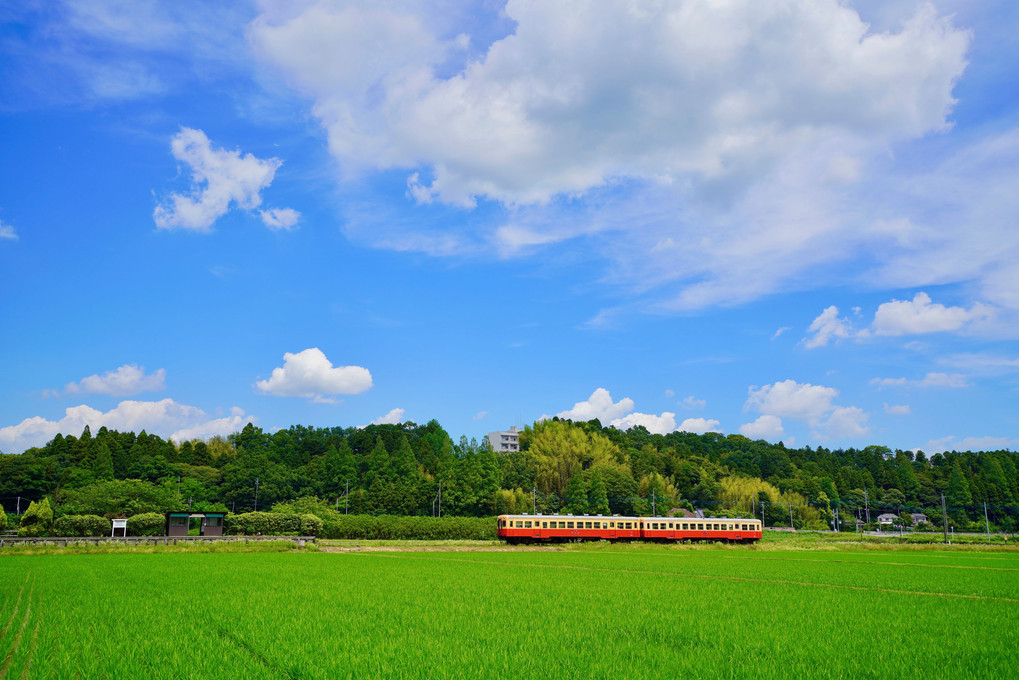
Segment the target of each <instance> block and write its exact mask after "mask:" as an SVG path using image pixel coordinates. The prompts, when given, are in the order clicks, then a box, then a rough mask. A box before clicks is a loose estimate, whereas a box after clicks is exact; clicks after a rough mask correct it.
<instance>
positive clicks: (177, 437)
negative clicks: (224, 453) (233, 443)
mask: <svg viewBox="0 0 1019 680" xmlns="http://www.w3.org/2000/svg"><path fill="white" fill-rule="evenodd" d="M256 422H258V420H257V419H256V418H252V417H251V416H249V415H245V413H244V409H242V408H240V407H238V406H234V407H233V408H231V409H230V415H229V416H225V417H223V418H214V419H213V420H209V421H206V422H200V423H196V424H194V425H191V426H189V427H183V428H181V429H179V430H177V431H176V432H174V433H173V434H171V435H170V439H173V440H174V441H178V442H183V441H189V440H191V439H208V438H209V437H215V436H217V435H218V436H220V437H226V436H227V435H230V434H233V433H234V432H240V431H241V430H243V429H244V426H245V425H247V424H248V423H256Z"/></svg>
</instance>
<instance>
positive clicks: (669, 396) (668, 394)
mask: <svg viewBox="0 0 1019 680" xmlns="http://www.w3.org/2000/svg"><path fill="white" fill-rule="evenodd" d="M674 396H676V393H675V392H674V391H672V390H665V398H666V399H672V398H673V397H674Z"/></svg>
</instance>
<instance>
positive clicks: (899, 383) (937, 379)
mask: <svg viewBox="0 0 1019 680" xmlns="http://www.w3.org/2000/svg"><path fill="white" fill-rule="evenodd" d="M870 384H871V385H874V386H875V387H879V388H882V387H947V388H952V389H959V388H963V387H969V381H968V380H967V379H966V376H964V375H961V374H959V373H937V372H932V373H928V374H927V375H925V376H924V377H923V378H921V379H920V380H909V379H907V378H872V379H871V381H870Z"/></svg>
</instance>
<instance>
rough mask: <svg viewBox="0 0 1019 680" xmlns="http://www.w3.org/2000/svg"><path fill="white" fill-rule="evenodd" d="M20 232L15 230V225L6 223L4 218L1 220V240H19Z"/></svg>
mask: <svg viewBox="0 0 1019 680" xmlns="http://www.w3.org/2000/svg"><path fill="white" fill-rule="evenodd" d="M17 240H18V233H17V232H16V231H14V227H12V226H11V225H9V224H5V223H4V221H3V220H0V241H17Z"/></svg>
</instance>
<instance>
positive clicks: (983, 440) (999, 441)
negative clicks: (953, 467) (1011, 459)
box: [921, 436, 1019, 455]
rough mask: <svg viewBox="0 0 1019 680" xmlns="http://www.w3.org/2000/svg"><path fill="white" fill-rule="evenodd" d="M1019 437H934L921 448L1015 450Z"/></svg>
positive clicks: (930, 451)
mask: <svg viewBox="0 0 1019 680" xmlns="http://www.w3.org/2000/svg"><path fill="white" fill-rule="evenodd" d="M1017 445H1019V439H1009V438H1008V437H965V438H963V439H957V438H956V437H954V436H948V437H942V438H941V439H932V440H930V441H929V442H927V443H926V444H925V445H924V446H922V447H921V449H922V450H923V451H924V452H926V453H928V454H932V455H933V454H935V453H944V452H945V451H998V450H1001V449H1010V450H1015V447H1016V446H1017Z"/></svg>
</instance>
